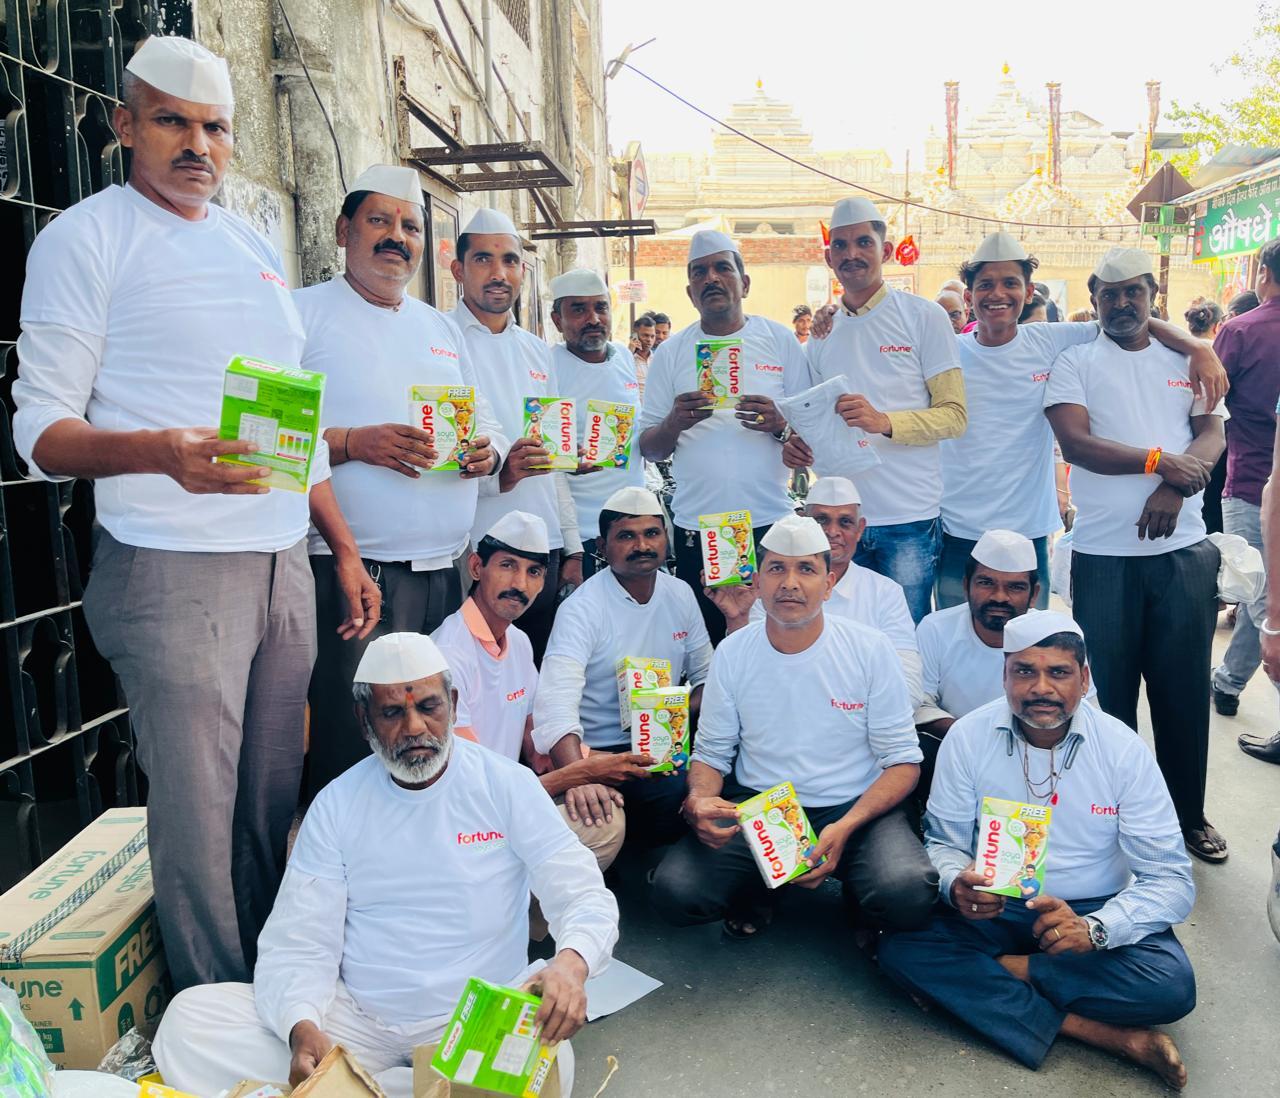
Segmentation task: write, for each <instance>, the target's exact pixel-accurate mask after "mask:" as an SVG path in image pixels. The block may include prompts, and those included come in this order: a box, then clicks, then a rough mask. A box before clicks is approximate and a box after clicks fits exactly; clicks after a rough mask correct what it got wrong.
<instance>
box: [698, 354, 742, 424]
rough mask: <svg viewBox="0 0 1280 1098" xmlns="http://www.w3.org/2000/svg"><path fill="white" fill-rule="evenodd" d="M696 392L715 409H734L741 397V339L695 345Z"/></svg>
mask: <svg viewBox="0 0 1280 1098" xmlns="http://www.w3.org/2000/svg"><path fill="white" fill-rule="evenodd" d="M694 353H695V355H696V356H697V367H698V391H699V392H701V393H703V394H704V395H706V396H709V397H711V398H712V399H713V400H714V401H715V407H716V408H733V407H735V406H736V405H737V403H738V399H739V398H740V397H741V396H742V340H740V339H702V340H699V341H698V343H697V344H696V345H695V352H694Z"/></svg>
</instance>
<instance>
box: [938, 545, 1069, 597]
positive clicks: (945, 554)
mask: <svg viewBox="0 0 1280 1098" xmlns="http://www.w3.org/2000/svg"><path fill="white" fill-rule="evenodd" d="M977 544H978V543H977V542H976V541H970V540H969V539H968V538H958V537H956V536H955V535H954V534H948V533H947V532H946V531H943V534H942V558H941V559H940V560H939V561H938V580H937V583H936V584H935V590H934V597H935V598H936V600H937V603H938V609H939V610H945V609H946V608H947V607H948V606H959V605H960V604H961V603H962V602H964V566H965V564H966V563H967V562H968V560H969V557H970V556H971V555H972V553H973V547H974V546H975V545H977ZM1031 544H1032V545H1034V546H1035V547H1036V578H1037V579H1038V580H1039V581H1040V593H1039V594H1038V595H1037V596H1036V602H1035V605H1036V609H1037V610H1048V609H1049V538H1048V537H1047V536H1046V537H1043V538H1034V539H1033V540H1032V542H1031Z"/></svg>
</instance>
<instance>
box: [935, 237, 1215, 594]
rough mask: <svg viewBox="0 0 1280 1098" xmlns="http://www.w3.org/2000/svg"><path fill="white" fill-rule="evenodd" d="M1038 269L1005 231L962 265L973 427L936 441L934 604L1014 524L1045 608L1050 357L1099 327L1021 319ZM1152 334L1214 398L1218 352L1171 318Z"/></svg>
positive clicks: (1052, 518)
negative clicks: (985, 544)
mask: <svg viewBox="0 0 1280 1098" xmlns="http://www.w3.org/2000/svg"><path fill="white" fill-rule="evenodd" d="M1037 266H1039V264H1038V262H1037V261H1036V259H1035V257H1034V256H1029V255H1028V254H1027V252H1026V250H1025V249H1024V248H1023V247H1022V245H1021V244H1020V243H1019V242H1018V241H1017V240H1016V239H1015V238H1014V237H1012V236H1010V235H1009V234H1008V233H992V234H991V235H990V236H987V237H985V238H984V239H983V241H982V243H981V244H979V245H978V248H977V250H976V251H975V252H974V253H973V258H972V259H970V260H969V261H968V262H967V263H965V264H964V265H963V266H962V267H961V268H960V274H961V275H962V276H963V278H964V280H965V285H966V290H965V300H966V302H968V304H969V305H971V306H972V308H973V311H974V313H975V314H976V316H977V318H978V326H977V328H976V329H975V330H974V331H973V332H971V333H969V334H968V335H965V336H962V337H961V338H960V339H959V340H957V346H958V347H959V351H960V367H961V369H962V370H963V371H964V388H965V397H966V402H967V405H968V410H969V426H968V429H967V430H966V431H965V433H964V434H963V435H962V436H961V437H959V438H954V439H947V440H945V441H944V442H942V443H940V444H939V445H940V451H941V454H942V559H941V561H940V562H939V564H938V583H937V598H938V606H939V607H946V606H955V605H956V604H957V603H960V602H962V601H963V600H964V592H963V590H962V589H961V574H962V573H963V572H964V570H965V568H966V567H968V562H969V554H970V553H971V552H972V551H973V546H974V543H975V542H976V541H977V539H978V538H980V537H981V536H982V535H983V533H984V532H985V531H987V530H1016V531H1017V532H1018V533H1019V534H1022V535H1024V536H1025V537H1028V538H1030V539H1031V541H1032V542H1033V543H1034V544H1035V549H1036V560H1037V562H1038V563H1037V570H1038V575H1039V581H1040V594H1039V596H1038V598H1037V600H1036V605H1037V606H1038V607H1039V608H1040V609H1042V610H1043V609H1045V608H1047V607H1048V605H1049V535H1051V534H1053V533H1054V532H1055V531H1057V530H1058V529H1060V527H1061V521H1060V514H1061V509H1060V508H1059V506H1058V504H1059V500H1058V495H1059V493H1058V491H1057V485H1056V482H1055V462H1054V457H1053V430H1052V429H1051V428H1050V426H1049V423H1048V420H1046V419H1045V417H1044V416H1043V415H1039V414H1037V409H1039V408H1041V407H1043V404H1044V389H1045V385H1046V383H1047V382H1048V380H1049V374H1050V373H1051V371H1052V367H1053V361H1054V359H1056V358H1057V357H1058V355H1059V354H1060V353H1061V352H1062V351H1065V350H1066V349H1067V348H1068V347H1073V346H1075V345H1076V344H1078V343H1088V342H1090V341H1092V340H1094V339H1096V338H1097V337H1098V325H1097V324H1096V323H1093V322H1089V323H1087V324H1020V323H1019V313H1020V312H1021V310H1022V309H1023V308H1024V307H1025V305H1026V303H1027V302H1029V301H1030V300H1031V299H1032V296H1033V294H1034V293H1035V291H1034V289H1033V287H1034V285H1035V283H1033V282H1032V281H1031V276H1032V273H1033V272H1034V271H1035V269H1036V267H1037ZM1150 327H1151V334H1152V335H1153V336H1154V337H1155V338H1156V339H1157V340H1159V341H1160V342H1161V343H1163V344H1164V345H1165V346H1166V347H1169V348H1171V349H1172V350H1174V351H1176V352H1177V353H1179V354H1185V355H1189V356H1190V360H1191V371H1192V373H1191V382H1192V385H1193V386H1196V387H1197V389H1198V388H1199V386H1200V384H1201V381H1202V379H1203V382H1204V384H1205V385H1206V386H1207V387H1208V392H1209V395H1211V396H1212V399H1211V400H1210V405H1211V406H1212V404H1214V403H1216V402H1217V400H1218V399H1220V398H1221V395H1222V393H1223V392H1225V390H1226V377H1225V374H1224V373H1223V370H1222V367H1221V366H1220V365H1219V363H1218V362H1217V360H1216V358H1215V357H1214V355H1213V353H1212V351H1211V350H1210V349H1209V347H1208V346H1207V345H1206V344H1205V343H1204V341H1203V340H1199V339H1195V338H1194V337H1192V336H1190V335H1188V334H1187V333H1186V332H1185V331H1183V330H1182V329H1181V328H1179V327H1178V326H1177V325H1175V324H1170V323H1168V322H1167V321H1163V320H1159V319H1156V318H1154V317H1153V318H1152V319H1151V324H1150Z"/></svg>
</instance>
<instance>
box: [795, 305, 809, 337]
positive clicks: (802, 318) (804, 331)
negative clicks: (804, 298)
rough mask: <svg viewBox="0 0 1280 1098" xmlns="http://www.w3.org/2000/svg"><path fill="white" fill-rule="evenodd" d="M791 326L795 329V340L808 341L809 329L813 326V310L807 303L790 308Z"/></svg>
mask: <svg viewBox="0 0 1280 1098" xmlns="http://www.w3.org/2000/svg"><path fill="white" fill-rule="evenodd" d="M791 327H792V328H794V329H795V333H796V342H798V343H808V342H809V329H810V328H812V327H813V310H812V309H810V308H809V306H808V305H797V306H796V307H795V308H794V309H792V310H791Z"/></svg>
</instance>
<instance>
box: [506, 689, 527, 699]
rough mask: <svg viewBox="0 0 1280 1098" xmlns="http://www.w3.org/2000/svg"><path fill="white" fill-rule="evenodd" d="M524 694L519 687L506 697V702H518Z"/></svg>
mask: <svg viewBox="0 0 1280 1098" xmlns="http://www.w3.org/2000/svg"><path fill="white" fill-rule="evenodd" d="M524 693H525V691H524V687H523V686H522V687H520V689H519V690H513V691H511V693H510V694H508V695H507V701H509V702H513V701H519V700H520V699H521V698H523V697H524Z"/></svg>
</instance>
